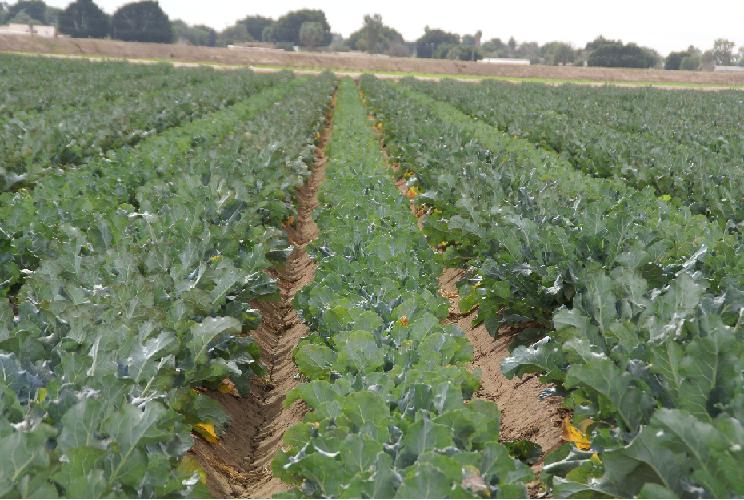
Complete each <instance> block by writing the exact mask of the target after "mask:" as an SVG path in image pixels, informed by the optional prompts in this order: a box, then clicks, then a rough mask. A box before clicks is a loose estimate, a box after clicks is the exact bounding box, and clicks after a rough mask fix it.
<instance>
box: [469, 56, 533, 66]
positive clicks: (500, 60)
mask: <svg viewBox="0 0 744 500" xmlns="http://www.w3.org/2000/svg"><path fill="white" fill-rule="evenodd" d="M478 62H482V63H488V64H510V65H514V66H529V65H530V60H529V59H512V58H508V57H484V58H483V59H481V60H480V61H478Z"/></svg>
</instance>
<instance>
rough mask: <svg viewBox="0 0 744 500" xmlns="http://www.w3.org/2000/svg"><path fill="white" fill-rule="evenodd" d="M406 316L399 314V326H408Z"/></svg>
mask: <svg viewBox="0 0 744 500" xmlns="http://www.w3.org/2000/svg"><path fill="white" fill-rule="evenodd" d="M408 323H409V322H408V316H401V317H400V319H398V324H399V325H400V326H408Z"/></svg>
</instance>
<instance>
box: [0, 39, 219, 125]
mask: <svg viewBox="0 0 744 500" xmlns="http://www.w3.org/2000/svg"><path fill="white" fill-rule="evenodd" d="M181 69H182V68H176V67H174V66H173V65H171V64H130V63H126V62H122V61H101V62H91V61H87V60H83V59H81V60H72V59H57V58H45V57H32V56H17V55H9V54H0V84H1V85H0V124H3V125H4V124H5V123H7V122H8V121H10V120H12V119H18V120H21V121H24V120H27V119H28V118H29V117H31V116H33V115H35V114H39V113H41V112H44V111H46V110H48V109H50V108H61V107H65V108H68V109H74V108H75V107H80V106H85V105H87V103H90V102H91V101H92V100H94V99H106V100H108V101H109V102H111V101H113V100H115V99H117V98H120V97H124V96H130V97H134V96H137V95H138V94H139V93H140V92H142V91H143V90H144V89H146V88H148V86H150V88H152V87H151V82H156V83H155V85H156V86H163V87H165V86H168V87H170V88H175V87H178V86H179V84H183V83H187V82H188V81H187V80H184V81H180V80H179V77H180V76H181V75H184V74H189V75H190V76H191V77H192V79H194V78H196V79H199V80H203V79H204V78H206V77H208V76H209V75H211V74H212V71H210V70H209V69H208V68H189V69H188V70H187V71H185V72H183V71H181ZM122 75H125V76H126V77H125V78H122Z"/></svg>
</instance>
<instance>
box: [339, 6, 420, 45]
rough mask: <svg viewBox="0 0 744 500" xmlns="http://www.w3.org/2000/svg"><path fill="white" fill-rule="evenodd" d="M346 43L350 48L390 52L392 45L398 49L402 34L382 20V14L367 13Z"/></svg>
mask: <svg viewBox="0 0 744 500" xmlns="http://www.w3.org/2000/svg"><path fill="white" fill-rule="evenodd" d="M347 43H348V45H349V47H350V48H351V49H352V50H362V51H364V52H369V53H372V54H381V53H387V52H390V51H391V49H393V47H395V51H398V47H400V46H403V45H404V40H403V35H401V34H400V33H398V32H397V31H396V30H395V29H393V28H391V27H390V26H386V25H385V24H384V23H383V22H382V16H380V15H379V14H373V15H369V14H368V15H366V16H364V25H363V26H362V27H361V28H360V29H359V30H357V31H355V32H354V33H352V34H351V35H350V36H349V40H348V42H347ZM398 52H399V51H398ZM406 52H407V50H406Z"/></svg>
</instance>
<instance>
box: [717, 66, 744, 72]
mask: <svg viewBox="0 0 744 500" xmlns="http://www.w3.org/2000/svg"><path fill="white" fill-rule="evenodd" d="M713 71H735V72H737V71H744V66H713Z"/></svg>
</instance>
